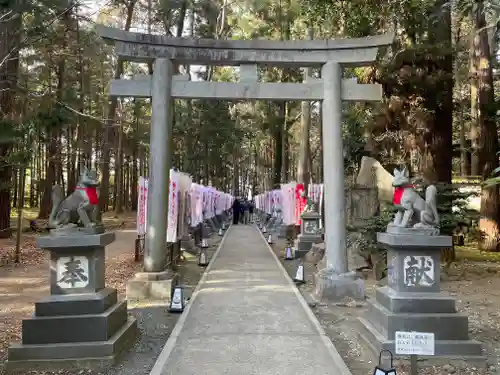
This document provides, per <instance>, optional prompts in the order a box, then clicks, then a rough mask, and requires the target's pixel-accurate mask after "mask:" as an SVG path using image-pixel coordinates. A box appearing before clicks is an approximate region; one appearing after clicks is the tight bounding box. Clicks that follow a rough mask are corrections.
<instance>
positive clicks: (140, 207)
mask: <svg viewBox="0 0 500 375" xmlns="http://www.w3.org/2000/svg"><path fill="white" fill-rule="evenodd" d="M137 190H138V192H137V234H138V235H139V236H144V235H145V234H146V222H147V214H148V205H147V202H148V180H147V179H146V178H144V177H142V176H141V177H139V186H138V187H137Z"/></svg>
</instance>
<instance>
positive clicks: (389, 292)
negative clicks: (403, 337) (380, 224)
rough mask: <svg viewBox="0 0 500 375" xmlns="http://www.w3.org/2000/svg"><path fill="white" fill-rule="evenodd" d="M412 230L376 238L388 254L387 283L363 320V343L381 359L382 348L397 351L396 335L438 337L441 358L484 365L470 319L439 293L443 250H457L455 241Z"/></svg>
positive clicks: (361, 335) (436, 339) (370, 305)
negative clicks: (469, 324) (471, 337)
mask: <svg viewBox="0 0 500 375" xmlns="http://www.w3.org/2000/svg"><path fill="white" fill-rule="evenodd" d="M405 229H407V230H406V234H405V233H403V232H404V231H405ZM412 232H418V230H416V229H413V228H400V230H399V233H378V235H377V240H378V243H379V244H380V245H381V246H383V247H385V248H386V249H387V251H388V253H387V266H388V285H387V286H384V287H379V288H377V289H376V291H375V299H374V300H369V310H368V312H367V314H366V316H364V317H362V318H360V319H359V322H360V325H361V330H360V337H361V339H362V341H363V343H364V344H365V345H366V347H368V348H369V349H370V350H371V351H372V353H373V354H374V355H375V354H376V355H377V356H378V353H379V352H380V350H382V349H387V350H390V351H391V352H392V353H394V352H395V351H394V350H395V343H394V339H395V333H396V331H415V332H428V333H434V335H435V355H436V356H438V357H446V358H450V359H452V358H463V359H465V360H467V359H469V360H474V362H476V363H480V362H481V361H484V359H483V357H482V352H481V344H480V343H479V342H477V341H474V340H470V339H469V331H468V318H467V315H465V314H462V313H458V312H457V310H456V307H455V299H454V298H453V297H451V296H450V295H448V293H445V292H441V290H440V272H441V267H440V257H441V250H442V249H444V248H448V247H451V246H452V237H451V236H441V235H434V236H428V235H425V234H412Z"/></svg>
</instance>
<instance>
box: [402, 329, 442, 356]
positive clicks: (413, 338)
mask: <svg viewBox="0 0 500 375" xmlns="http://www.w3.org/2000/svg"><path fill="white" fill-rule="evenodd" d="M395 343H396V354H401V355H434V333H425V332H404V331H396V337H395Z"/></svg>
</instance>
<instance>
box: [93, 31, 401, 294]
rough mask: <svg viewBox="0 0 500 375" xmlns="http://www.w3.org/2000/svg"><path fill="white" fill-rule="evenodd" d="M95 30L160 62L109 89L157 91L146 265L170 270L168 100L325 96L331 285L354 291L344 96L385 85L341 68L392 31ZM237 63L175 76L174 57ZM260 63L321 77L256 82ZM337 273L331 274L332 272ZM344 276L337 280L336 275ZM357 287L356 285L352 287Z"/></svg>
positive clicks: (371, 51) (375, 91)
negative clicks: (218, 78)
mask: <svg viewBox="0 0 500 375" xmlns="http://www.w3.org/2000/svg"><path fill="white" fill-rule="evenodd" d="M97 32H98V34H99V35H100V37H102V38H103V39H104V40H106V41H107V42H108V43H111V44H114V46H115V52H116V54H117V55H118V57H119V58H121V59H123V60H125V61H136V62H148V61H154V70H153V74H152V75H151V76H149V75H144V76H139V77H134V79H131V80H113V82H112V83H111V89H110V94H111V95H112V96H118V97H151V98H152V123H151V135H150V137H151V143H150V147H151V158H150V168H149V171H150V172H149V174H150V176H149V195H148V211H147V212H148V220H147V228H146V244H145V251H144V271H145V272H146V273H152V274H154V273H161V272H162V271H164V263H165V262H164V258H165V250H164V249H165V232H166V228H167V215H166V212H167V207H168V194H167V190H168V179H169V169H170V160H171V153H172V150H171V149H170V146H169V144H170V143H169V139H170V137H171V128H172V121H171V116H172V110H171V108H170V99H171V98H179V99H227V100H286V101H292V100H297V101H316V100H322V101H323V107H322V108H323V159H324V160H325V161H327V163H326V168H325V171H324V180H323V181H324V191H325V196H324V199H325V200H324V202H325V223H326V226H325V228H326V231H325V232H326V233H325V246H326V256H327V268H328V269H329V270H330V271H331V272H330V273H329V274H330V279H331V280H332V281H333V284H332V283H331V284H332V285H331V286H332V287H333V288H334V289H335V290H336V291H337V292H339V293H341V294H345V293H347V294H352V293H350V291H352V290H353V288H349V287H348V288H345V287H341V285H346V280H347V279H349V278H347V279H346V277H345V275H346V274H347V273H348V268H347V250H346V227H345V210H344V206H345V202H344V201H345V197H344V156H343V150H342V128H341V125H342V101H343V100H345V101H379V100H381V98H382V88H381V86H380V85H377V84H358V83H357V82H356V81H355V80H353V79H343V78H342V68H343V67H356V66H365V65H369V64H372V63H373V62H374V61H375V59H376V57H377V53H378V49H379V47H381V46H387V45H390V44H391V43H392V41H393V35H390V34H387V35H380V36H373V37H366V38H359V39H342V40H312V41H311V40H307V41H269V40H248V41H241V40H212V39H186V38H170V37H166V36H160V35H150V34H142V33H133V32H127V31H123V30H119V29H115V28H109V27H105V26H102V25H98V26H97ZM173 63H174V64H199V65H221V66H239V67H240V81H239V82H236V83H231V82H191V81H189V77H188V76H183V75H173V68H172V64H173ZM259 65H269V66H279V67H300V68H303V67H313V68H314V67H321V77H322V78H321V79H314V78H309V79H307V81H306V82H304V83H263V82H259V81H258V74H257V71H258V70H257V67H258V66H259ZM332 275H333V276H334V277H333V278H332V277H331V276H332ZM337 281H339V282H337ZM354 289H355V288H354Z"/></svg>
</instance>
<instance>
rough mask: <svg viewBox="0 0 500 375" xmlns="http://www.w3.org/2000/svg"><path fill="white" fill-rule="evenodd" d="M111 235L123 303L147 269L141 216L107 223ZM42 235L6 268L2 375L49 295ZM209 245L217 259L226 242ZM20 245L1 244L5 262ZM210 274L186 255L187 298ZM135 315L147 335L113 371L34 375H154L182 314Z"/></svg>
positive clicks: (155, 310) (135, 310) (111, 262)
mask: <svg viewBox="0 0 500 375" xmlns="http://www.w3.org/2000/svg"><path fill="white" fill-rule="evenodd" d="M103 221H104V223H105V225H106V227H107V230H116V234H117V237H116V241H115V242H113V243H112V244H111V245H109V246H108V247H107V248H106V285H107V286H108V287H112V288H116V289H117V290H118V292H119V296H120V298H123V297H124V295H125V289H126V281H127V280H128V279H130V278H132V277H133V276H134V274H135V273H136V272H138V271H140V270H141V264H140V263H136V262H134V240H135V238H136V234H135V230H134V229H133V228H135V215H123V216H120V217H114V216H107V217H104V218H103ZM36 237H37V235H36V234H23V241H22V261H21V264H20V265H14V264H13V263H12V262H11V261H9V262H8V263H7V264H5V262H4V263H3V264H2V265H0V332H1V333H0V375H7V372H5V371H4V370H3V363H4V362H5V360H6V357H7V350H8V346H9V343H10V342H13V341H20V339H21V321H22V319H27V318H30V317H31V316H32V314H33V312H34V302H35V301H36V300H38V299H40V298H41V297H44V296H46V295H48V294H49V290H48V285H49V284H48V274H49V272H48V271H49V269H48V256H47V254H46V253H45V252H43V251H40V250H37V249H36V246H35V241H36ZM212 237H213V238H212V239H210V240H209V245H210V248H209V251H208V255H209V257H211V256H212V255H213V253H214V252H215V249H216V247H217V245H218V243H219V242H220V237H219V236H217V235H215V236H212ZM14 245H15V241H14V239H11V240H0V257H2V258H3V259H4V260H6V259H10V255H11V254H12V252H13V249H14ZM203 271H204V269H203V268H201V267H199V266H198V262H197V259H196V257H193V256H189V254H186V259H185V260H184V261H183V262H181V265H180V267H179V270H178V272H179V274H180V277H181V283H182V285H184V286H185V288H186V289H185V290H186V295H187V297H190V294H191V292H192V291H193V290H194V288H195V287H196V285H197V284H198V281H199V279H200V278H201V275H202V274H203ZM129 312H130V313H131V314H132V315H134V316H135V317H136V318H137V320H138V325H139V328H140V330H141V332H142V334H141V336H140V338H139V339H138V340H137V342H136V343H135V345H134V347H133V348H131V349H130V350H129V351H128V352H127V353H126V354H125V355H124V358H123V359H122V360H121V361H120V364H118V365H117V366H113V367H111V368H107V369H102V370H99V371H97V370H95V371H87V370H81V369H75V370H64V371H56V372H35V371H32V372H29V375H55V374H64V375H76V374H79V375H81V374H88V375H102V374H106V375H113V374H117V375H118V374H120V375H140V374H145V373H149V371H150V370H151V368H152V367H153V365H154V362H155V361H156V358H157V356H158V355H159V353H160V351H161V349H162V348H163V346H164V344H165V342H166V341H167V339H168V336H169V335H170V333H171V331H172V329H173V327H174V325H175V323H176V322H177V319H178V317H179V314H170V313H168V312H167V307H166V306H163V307H157V306H155V307H151V306H140V305H137V306H129Z"/></svg>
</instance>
